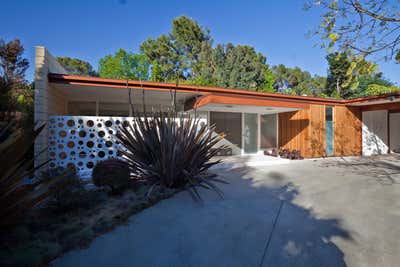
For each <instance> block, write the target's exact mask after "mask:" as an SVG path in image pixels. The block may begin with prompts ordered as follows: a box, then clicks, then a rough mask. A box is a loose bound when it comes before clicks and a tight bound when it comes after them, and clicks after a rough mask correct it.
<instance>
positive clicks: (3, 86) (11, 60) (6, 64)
mask: <svg viewBox="0 0 400 267" xmlns="http://www.w3.org/2000/svg"><path fill="white" fill-rule="evenodd" d="M23 53H24V48H23V46H22V44H21V42H20V41H19V40H18V39H15V40H13V41H10V42H4V41H3V40H2V39H0V110H2V111H14V110H15V108H16V104H17V102H16V100H17V98H18V95H19V94H20V92H21V90H25V89H26V87H27V83H26V81H25V71H26V69H27V68H28V66H29V63H28V60H27V59H26V58H24V57H23Z"/></svg>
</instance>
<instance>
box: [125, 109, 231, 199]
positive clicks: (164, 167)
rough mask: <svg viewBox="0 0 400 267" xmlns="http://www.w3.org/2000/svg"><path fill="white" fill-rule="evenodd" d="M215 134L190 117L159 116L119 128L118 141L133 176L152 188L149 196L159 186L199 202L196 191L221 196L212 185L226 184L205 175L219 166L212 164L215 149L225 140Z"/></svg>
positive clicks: (136, 118)
mask: <svg viewBox="0 0 400 267" xmlns="http://www.w3.org/2000/svg"><path fill="white" fill-rule="evenodd" d="M214 130H215V127H214V126H212V127H208V126H207V125H201V124H200V122H199V120H197V119H193V118H191V117H189V118H186V119H184V118H183V117H180V118H176V117H175V114H172V113H169V114H167V115H165V114H163V113H160V114H153V116H152V117H145V118H144V119H141V118H138V117H135V119H134V121H133V123H132V124H129V125H128V126H127V127H121V128H120V132H119V134H118V139H119V140H120V141H121V144H122V145H123V146H124V148H125V150H126V151H125V150H122V151H121V153H122V155H123V156H124V157H125V158H126V159H127V162H128V164H129V167H130V168H131V171H132V173H134V175H137V176H139V177H142V178H144V179H146V180H147V181H148V182H149V184H150V185H151V187H150V189H149V192H148V195H151V192H152V190H154V188H155V187H157V186H163V187H167V188H186V189H188V190H189V192H190V193H191V195H192V197H193V198H194V199H196V200H199V199H201V198H200V195H199V193H198V191H197V188H196V187H203V188H207V189H213V190H215V191H216V192H217V193H218V194H220V195H221V196H222V192H221V191H220V189H218V188H217V187H216V186H215V185H214V183H213V181H220V182H223V181H221V180H218V179H216V178H213V177H206V176H204V175H203V174H204V173H205V172H206V171H207V170H208V169H209V168H210V167H211V166H213V165H215V164H217V163H219V161H214V162H210V160H211V158H212V157H213V156H215V155H216V154H217V153H218V150H219V148H217V149H213V147H214V146H215V145H216V144H217V143H218V142H219V141H220V140H221V139H222V136H220V135H213V132H214Z"/></svg>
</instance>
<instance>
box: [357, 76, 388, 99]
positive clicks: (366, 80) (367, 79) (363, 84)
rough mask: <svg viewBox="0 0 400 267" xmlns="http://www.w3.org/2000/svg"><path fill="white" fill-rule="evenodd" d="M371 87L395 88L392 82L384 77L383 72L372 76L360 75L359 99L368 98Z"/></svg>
mask: <svg viewBox="0 0 400 267" xmlns="http://www.w3.org/2000/svg"><path fill="white" fill-rule="evenodd" d="M370 85H378V86H381V87H391V86H394V84H393V83H392V82H390V81H389V80H387V79H385V78H384V77H383V74H382V72H377V73H373V74H371V75H360V76H359V77H358V88H357V92H356V96H357V97H362V96H366V95H367V94H369V93H367V90H368V88H369V86H370Z"/></svg>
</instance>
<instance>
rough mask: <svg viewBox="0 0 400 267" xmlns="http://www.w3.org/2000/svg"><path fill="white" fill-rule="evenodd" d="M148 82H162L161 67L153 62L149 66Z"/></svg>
mask: <svg viewBox="0 0 400 267" xmlns="http://www.w3.org/2000/svg"><path fill="white" fill-rule="evenodd" d="M150 81H152V82H162V81H163V77H162V72H161V67H160V65H159V64H158V63H157V61H154V62H153V64H152V66H151V74H150Z"/></svg>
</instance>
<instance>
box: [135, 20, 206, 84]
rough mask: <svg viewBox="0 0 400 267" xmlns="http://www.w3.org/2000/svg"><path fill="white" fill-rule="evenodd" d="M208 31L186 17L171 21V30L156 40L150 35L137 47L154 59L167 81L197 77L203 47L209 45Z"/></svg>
mask: <svg viewBox="0 0 400 267" xmlns="http://www.w3.org/2000/svg"><path fill="white" fill-rule="evenodd" d="M211 44H212V39H211V36H210V34H209V31H208V30H206V29H204V28H202V27H200V25H199V24H198V23H197V21H195V20H192V19H190V18H188V17H186V16H181V17H178V18H175V19H174V20H173V21H172V30H171V32H170V33H169V34H167V35H164V34H163V35H161V36H160V37H158V38H156V39H152V38H149V39H147V40H146V41H144V42H143V43H142V45H141V46H140V49H141V51H142V52H143V53H144V54H145V55H146V57H147V58H148V59H149V61H151V62H157V64H158V65H159V68H160V70H161V72H162V76H163V77H164V78H165V79H166V80H173V79H176V78H184V79H188V78H189V77H196V72H197V71H198V70H199V67H198V64H200V63H199V57H200V55H201V53H202V50H205V49H207V48H210V47H211Z"/></svg>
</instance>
